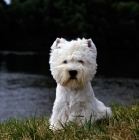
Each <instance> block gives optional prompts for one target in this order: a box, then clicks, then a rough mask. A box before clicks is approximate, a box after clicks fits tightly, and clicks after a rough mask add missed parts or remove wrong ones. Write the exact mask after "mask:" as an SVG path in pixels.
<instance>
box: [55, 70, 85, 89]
mask: <svg viewBox="0 0 139 140" xmlns="http://www.w3.org/2000/svg"><path fill="white" fill-rule="evenodd" d="M55 79H56V81H57V83H60V85H61V86H65V87H69V88H81V87H83V85H84V84H85V83H86V82H87V79H85V76H84V73H83V70H82V69H78V71H77V75H76V76H74V77H71V76H70V74H69V70H66V69H64V70H63V69H62V70H61V69H59V71H58V73H57V74H56V76H55Z"/></svg>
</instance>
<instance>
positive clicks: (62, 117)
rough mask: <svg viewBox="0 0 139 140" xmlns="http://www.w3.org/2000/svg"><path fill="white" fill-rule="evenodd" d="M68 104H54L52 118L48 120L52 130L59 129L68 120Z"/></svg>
mask: <svg viewBox="0 0 139 140" xmlns="http://www.w3.org/2000/svg"><path fill="white" fill-rule="evenodd" d="M68 110H69V108H68V102H67V101H62V102H55V103H54V107H53V111H52V116H51V118H50V125H51V128H53V129H61V128H62V125H64V124H65V123H66V122H67V120H68Z"/></svg>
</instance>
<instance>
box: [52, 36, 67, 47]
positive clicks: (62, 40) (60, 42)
mask: <svg viewBox="0 0 139 140" xmlns="http://www.w3.org/2000/svg"><path fill="white" fill-rule="evenodd" d="M65 42H66V40H65V39H64V38H56V40H55V41H54V43H53V45H52V46H51V49H52V50H54V49H58V48H61V44H62V43H65Z"/></svg>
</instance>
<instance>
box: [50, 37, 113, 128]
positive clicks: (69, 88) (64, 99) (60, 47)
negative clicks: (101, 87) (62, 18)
mask: <svg viewBox="0 0 139 140" xmlns="http://www.w3.org/2000/svg"><path fill="white" fill-rule="evenodd" d="M96 56H97V51H96V47H95V45H94V43H93V42H92V40H91V39H84V38H83V39H77V40H72V41H67V40H65V39H63V38H61V39H59V38H57V39H56V40H55V41H54V43H53V45H52V47H51V53H50V69H51V73H52V75H53V78H54V79H55V80H56V82H57V89H56V99H55V102H54V106H53V111H52V116H51V118H50V124H51V127H53V128H55V129H61V123H62V124H65V123H68V122H69V121H72V122H76V123H78V124H81V123H84V121H85V120H89V119H90V116H91V115H92V122H93V121H95V120H97V119H101V118H103V117H106V116H109V117H110V116H111V115H112V112H111V109H110V108H109V107H106V106H105V105H104V104H103V103H102V102H101V101H99V100H98V99H97V98H96V97H95V95H94V92H93V89H92V87H91V83H90V81H91V80H92V79H93V77H94V75H95V73H96V68H97V64H96ZM70 70H74V71H77V75H75V76H74V78H71V75H70V74H69V71H70ZM80 116H82V117H80Z"/></svg>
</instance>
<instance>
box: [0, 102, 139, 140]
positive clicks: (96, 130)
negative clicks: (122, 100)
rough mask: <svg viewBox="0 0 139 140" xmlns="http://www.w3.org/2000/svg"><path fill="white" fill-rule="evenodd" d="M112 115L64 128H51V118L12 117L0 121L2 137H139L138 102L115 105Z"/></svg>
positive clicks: (92, 139) (26, 139)
mask: <svg viewBox="0 0 139 140" xmlns="http://www.w3.org/2000/svg"><path fill="white" fill-rule="evenodd" d="M112 110H113V114H114V115H113V117H112V118H110V119H104V120H101V121H96V122H95V123H93V124H92V123H90V121H86V123H85V124H84V125H82V126H80V127H79V126H77V125H76V124H74V123H72V122H71V123H70V124H69V125H68V126H63V130H58V131H52V130H51V129H49V122H48V118H45V117H40V118H36V117H31V118H22V119H10V120H7V121H4V122H1V123H0V140H139V103H136V104H132V105H131V106H123V105H116V104H115V105H112Z"/></svg>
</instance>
